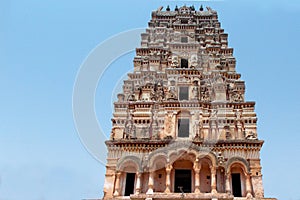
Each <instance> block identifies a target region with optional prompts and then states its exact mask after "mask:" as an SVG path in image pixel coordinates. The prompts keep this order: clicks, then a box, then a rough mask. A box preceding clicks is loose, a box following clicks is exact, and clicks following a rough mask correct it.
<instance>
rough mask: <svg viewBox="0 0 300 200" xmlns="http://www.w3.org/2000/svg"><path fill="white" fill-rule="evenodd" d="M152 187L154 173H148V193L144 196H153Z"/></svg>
mask: <svg viewBox="0 0 300 200" xmlns="http://www.w3.org/2000/svg"><path fill="white" fill-rule="evenodd" d="M153 185H154V172H151V171H150V173H149V181H148V191H147V192H146V194H153Z"/></svg>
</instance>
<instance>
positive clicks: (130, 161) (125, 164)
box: [116, 155, 142, 172]
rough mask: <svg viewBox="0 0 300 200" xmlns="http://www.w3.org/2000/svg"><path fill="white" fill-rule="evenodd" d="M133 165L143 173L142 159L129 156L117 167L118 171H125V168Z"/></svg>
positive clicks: (123, 158) (120, 161)
mask: <svg viewBox="0 0 300 200" xmlns="http://www.w3.org/2000/svg"><path fill="white" fill-rule="evenodd" d="M130 164H131V165H132V166H134V167H135V168H136V170H137V171H139V172H141V171H142V164H141V159H140V158H139V157H137V156H133V155H129V156H124V157H122V158H121V159H120V160H119V161H118V163H117V166H116V169H117V171H123V170H124V168H125V167H128V166H129V165H130Z"/></svg>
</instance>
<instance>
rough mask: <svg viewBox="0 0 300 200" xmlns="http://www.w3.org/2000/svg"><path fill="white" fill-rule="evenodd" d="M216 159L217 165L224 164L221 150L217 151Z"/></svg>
mask: <svg viewBox="0 0 300 200" xmlns="http://www.w3.org/2000/svg"><path fill="white" fill-rule="evenodd" d="M217 159H218V164H219V165H224V164H225V158H224V156H223V155H222V152H220V151H219V152H218V155H217Z"/></svg>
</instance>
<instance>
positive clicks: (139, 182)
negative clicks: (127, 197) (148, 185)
mask: <svg viewBox="0 0 300 200" xmlns="http://www.w3.org/2000/svg"><path fill="white" fill-rule="evenodd" d="M141 176H142V174H141V173H140V172H137V173H136V177H137V178H136V186H135V194H140V193H141Z"/></svg>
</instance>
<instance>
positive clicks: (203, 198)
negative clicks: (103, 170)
mask: <svg viewBox="0 0 300 200" xmlns="http://www.w3.org/2000/svg"><path fill="white" fill-rule="evenodd" d="M174 199H185V200H277V199H276V198H247V197H233V196H232V195H231V194H227V193H217V194H212V193H204V194H203V193H200V194H196V193H186V194H181V193H169V194H167V193H155V194H151V195H147V194H134V195H130V196H120V197H113V198H103V199H102V200H174ZM89 200H92V199H89ZM94 200H100V199H94Z"/></svg>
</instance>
